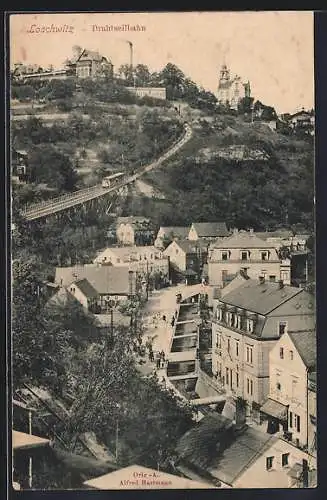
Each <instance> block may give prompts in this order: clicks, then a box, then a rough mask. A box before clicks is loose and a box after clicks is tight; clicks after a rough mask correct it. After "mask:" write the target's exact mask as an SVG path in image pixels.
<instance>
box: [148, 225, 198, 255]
mask: <svg viewBox="0 0 327 500" xmlns="http://www.w3.org/2000/svg"><path fill="white" fill-rule="evenodd" d="M189 231H190V228H189V227H188V226H160V228H159V231H158V233H157V236H156V239H155V242H154V244H155V246H156V247H158V248H162V249H165V248H167V246H168V245H169V243H171V242H172V241H174V240H180V239H182V240H183V239H186V238H187V236H188V234H189Z"/></svg>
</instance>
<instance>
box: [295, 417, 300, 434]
mask: <svg viewBox="0 0 327 500" xmlns="http://www.w3.org/2000/svg"><path fill="white" fill-rule="evenodd" d="M294 417H295V428H296V430H297V432H301V425H300V416H299V415H294Z"/></svg>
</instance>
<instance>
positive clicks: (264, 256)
mask: <svg viewBox="0 0 327 500" xmlns="http://www.w3.org/2000/svg"><path fill="white" fill-rule="evenodd" d="M267 259H268V252H261V260H267Z"/></svg>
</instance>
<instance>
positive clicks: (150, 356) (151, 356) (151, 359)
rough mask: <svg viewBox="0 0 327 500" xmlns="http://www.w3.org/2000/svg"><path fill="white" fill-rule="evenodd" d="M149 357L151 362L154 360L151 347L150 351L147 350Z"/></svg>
mask: <svg viewBox="0 0 327 500" xmlns="http://www.w3.org/2000/svg"><path fill="white" fill-rule="evenodd" d="M149 359H150V361H151V363H153V361H154V354H153V351H152V349H151V351H150V352H149Z"/></svg>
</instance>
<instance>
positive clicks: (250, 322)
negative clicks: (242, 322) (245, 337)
mask: <svg viewBox="0 0 327 500" xmlns="http://www.w3.org/2000/svg"><path fill="white" fill-rule="evenodd" d="M246 330H247V331H248V332H250V333H253V320H252V319H247V320H246Z"/></svg>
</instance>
